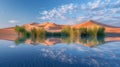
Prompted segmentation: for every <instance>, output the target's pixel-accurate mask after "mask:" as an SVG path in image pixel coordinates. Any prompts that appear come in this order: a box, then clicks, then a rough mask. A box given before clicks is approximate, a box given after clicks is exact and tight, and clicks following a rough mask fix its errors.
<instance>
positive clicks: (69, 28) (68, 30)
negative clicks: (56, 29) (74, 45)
mask: <svg viewBox="0 0 120 67" xmlns="http://www.w3.org/2000/svg"><path fill="white" fill-rule="evenodd" d="M70 33H71V27H70V26H67V27H65V28H64V29H62V34H63V35H65V36H70Z"/></svg>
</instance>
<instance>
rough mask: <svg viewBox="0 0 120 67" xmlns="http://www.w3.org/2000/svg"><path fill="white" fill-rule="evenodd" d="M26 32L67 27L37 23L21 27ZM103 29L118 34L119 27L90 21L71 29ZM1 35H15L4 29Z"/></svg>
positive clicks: (0, 30)
mask: <svg viewBox="0 0 120 67" xmlns="http://www.w3.org/2000/svg"><path fill="white" fill-rule="evenodd" d="M23 26H24V27H25V28H26V29H27V30H28V31H30V30H31V29H33V28H36V29H40V28H43V29H45V30H46V31H48V32H61V30H62V29H63V28H64V27H66V26H67V25H57V24H55V23H51V22H50V23H48V22H44V23H42V24H38V23H30V24H25V25H23ZM99 26H102V27H105V32H106V33H120V27H115V26H109V25H105V24H101V23H98V22H95V21H92V20H89V21H86V22H83V23H80V24H76V25H73V26H72V27H74V28H80V27H99ZM1 34H4V35H5V34H6V35H7V34H9V35H16V34H17V33H16V32H15V31H14V28H13V27H11V28H4V29H0V35H1Z"/></svg>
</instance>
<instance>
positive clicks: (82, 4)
mask: <svg viewBox="0 0 120 67" xmlns="http://www.w3.org/2000/svg"><path fill="white" fill-rule="evenodd" d="M119 19H120V0H0V28H5V27H12V26H15V25H22V24H27V23H31V22H37V23H43V22H54V23H56V24H77V23H81V22H84V21H87V20H94V21H97V22H100V23H104V24H108V25H113V26H120V20H119Z"/></svg>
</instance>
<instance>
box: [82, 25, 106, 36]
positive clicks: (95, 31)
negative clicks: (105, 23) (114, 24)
mask: <svg viewBox="0 0 120 67" xmlns="http://www.w3.org/2000/svg"><path fill="white" fill-rule="evenodd" d="M80 33H81V34H80V36H81V37H88V36H89V37H96V36H104V35H105V28H104V27H93V28H89V27H88V28H87V27H85V28H80Z"/></svg>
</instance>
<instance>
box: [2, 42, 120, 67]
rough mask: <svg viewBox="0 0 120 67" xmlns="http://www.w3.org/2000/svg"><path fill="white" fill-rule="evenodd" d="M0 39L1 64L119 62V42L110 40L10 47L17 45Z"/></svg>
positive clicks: (98, 66) (107, 66)
mask: <svg viewBox="0 0 120 67" xmlns="http://www.w3.org/2000/svg"><path fill="white" fill-rule="evenodd" d="M0 42H2V44H1V43H0V65H1V66H2V65H3V66H4V67H5V65H6V64H7V65H10V66H11V67H12V65H14V66H17V65H23V67H27V66H29V65H28V64H31V66H32V65H33V66H34V65H36V67H38V66H40V65H42V66H44V65H45V64H46V66H44V67H47V64H48V65H49V64H50V65H51V66H52V65H54V66H57V67H60V66H61V65H63V66H67V65H71V67H77V65H78V67H79V66H82V67H85V66H89V67H119V66H120V64H119V63H120V58H119V57H120V45H119V44H120V42H113V43H107V44H103V45H100V46H96V47H93V48H90V47H85V46H83V45H80V44H79V45H78V44H69V45H66V44H56V45H54V46H43V45H36V46H32V45H27V44H21V45H18V46H17V47H15V48H13V47H12V48H11V47H9V46H11V45H15V44H14V43H13V42H10V41H2V40H1V41H0ZM1 60H2V61H1ZM10 61H13V62H10ZM5 62H6V63H5ZM38 63H39V64H38ZM37 65H38V66H37ZM72 65H73V66H72ZM6 67H7V66H6ZM18 67H19V66H18ZM29 67H30V66H29Z"/></svg>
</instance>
